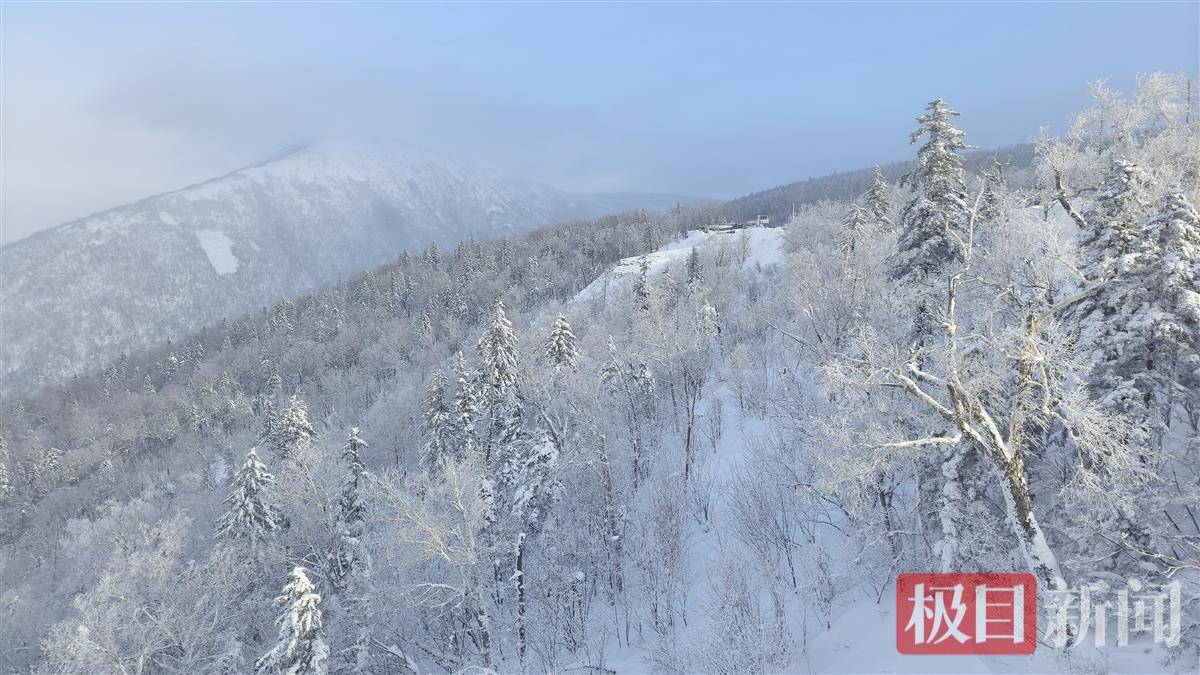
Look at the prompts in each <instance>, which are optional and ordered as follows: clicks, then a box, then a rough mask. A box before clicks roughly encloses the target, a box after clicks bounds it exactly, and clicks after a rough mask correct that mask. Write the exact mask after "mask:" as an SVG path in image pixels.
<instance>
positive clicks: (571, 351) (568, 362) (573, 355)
mask: <svg viewBox="0 0 1200 675" xmlns="http://www.w3.org/2000/svg"><path fill="white" fill-rule="evenodd" d="M545 353H546V358H547V359H548V360H549V361H550V363H551V364H552V365H553V366H554V369H555V370H560V369H562V368H574V367H575V361H576V360H578V359H579V349H578V348H577V346H576V340H575V334H574V333H572V332H571V324H569V323H567V317H565V316H563V315H562V314H561V313H559V315H558V316H557V317H555V319H554V328H553V329H552V330H551V331H550V337H549V339H547V340H546V352H545Z"/></svg>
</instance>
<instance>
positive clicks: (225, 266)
mask: <svg viewBox="0 0 1200 675" xmlns="http://www.w3.org/2000/svg"><path fill="white" fill-rule="evenodd" d="M196 239H197V240H199V241H200V247H201V248H203V249H204V254H205V255H207V256H208V262H209V263H211V264H212V266H213V269H214V270H216V271H217V274H233V273H234V272H236V271H237V268H238V259H237V256H235V255H234V254H233V240H232V239H230V238H229V237H227V236H225V233H224V232H221V231H220V230H196Z"/></svg>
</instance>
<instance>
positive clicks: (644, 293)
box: [633, 256, 650, 310]
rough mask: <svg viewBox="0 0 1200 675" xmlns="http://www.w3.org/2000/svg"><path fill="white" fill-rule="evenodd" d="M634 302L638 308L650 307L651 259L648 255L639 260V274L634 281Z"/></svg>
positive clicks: (646, 308) (645, 308)
mask: <svg viewBox="0 0 1200 675" xmlns="http://www.w3.org/2000/svg"><path fill="white" fill-rule="evenodd" d="M633 303H634V306H635V307H637V308H638V309H641V310H648V309H650V260H649V259H648V258H646V256H642V257H641V258H640V259H639V262H638V276H637V279H636V280H635V281H634V282H633Z"/></svg>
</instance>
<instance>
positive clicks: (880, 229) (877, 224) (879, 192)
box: [862, 166, 896, 233]
mask: <svg viewBox="0 0 1200 675" xmlns="http://www.w3.org/2000/svg"><path fill="white" fill-rule="evenodd" d="M862 203H863V207H864V208H865V209H866V210H867V213H868V214H869V215H870V219H869V222H870V227H871V231H872V232H876V233H889V232H893V231H895V229H896V224H895V223H894V222H892V216H891V213H892V187H891V186H890V185H888V184H887V181H886V180H884V179H883V171H881V170H880V168H879V167H878V166H877V167H875V172H874V173H872V174H871V185H870V187H868V188H867V191H866V193H865V194H863V199H862Z"/></svg>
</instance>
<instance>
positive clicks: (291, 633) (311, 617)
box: [254, 567, 329, 675]
mask: <svg viewBox="0 0 1200 675" xmlns="http://www.w3.org/2000/svg"><path fill="white" fill-rule="evenodd" d="M316 591H317V589H316V587H315V586H313V584H312V582H311V581H309V580H308V575H307V574H306V573H305V571H304V568H303V567H295V568H293V569H292V574H291V578H290V579H289V580H288V582H287V584H285V585H284V587H283V591H282V593H280V595H279V597H277V598H275V604H276V605H277V606H281V607H286V609H285V610H284V612H283V614H281V615H280V616H279V619H278V620H277V621H276V623H278V624H279V642H278V643H277V644H276V645H275V647H274V648H273V649H272V650H271V651H269V652H267V653H266V654H265V655H264V656H263V657H262V658H260V659H259V660H258V661H257V662H256V663H255V664H254V667H255V670H257V671H258V672H260V673H288V675H293V674H294V675H324V673H326V672H328V665H327V663H326V662H327V661H328V660H329V646H328V645H326V644H325V640H324V639H322V637H321V627H322V625H321V596H320V595H317V592H316Z"/></svg>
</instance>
